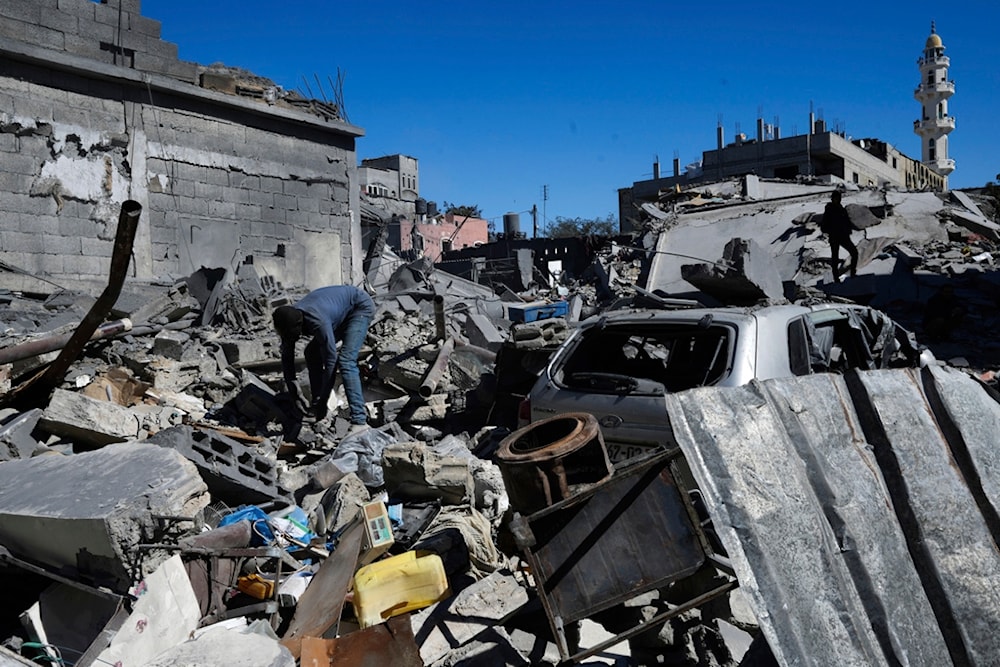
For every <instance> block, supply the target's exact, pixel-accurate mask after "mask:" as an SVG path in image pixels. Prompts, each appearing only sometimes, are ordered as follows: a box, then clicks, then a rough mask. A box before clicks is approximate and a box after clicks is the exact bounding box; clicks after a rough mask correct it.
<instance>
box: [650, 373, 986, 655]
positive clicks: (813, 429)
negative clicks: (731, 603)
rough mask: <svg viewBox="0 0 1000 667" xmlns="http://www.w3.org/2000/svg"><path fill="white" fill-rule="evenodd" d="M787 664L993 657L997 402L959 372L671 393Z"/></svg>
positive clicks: (693, 460) (719, 524) (822, 378)
mask: <svg viewBox="0 0 1000 667" xmlns="http://www.w3.org/2000/svg"><path fill="white" fill-rule="evenodd" d="M667 402H668V410H669V413H670V418H671V420H672V422H673V425H674V430H675V434H676V437H677V440H678V442H679V444H680V446H681V448H682V450H683V451H684V453H685V456H686V458H687V460H688V462H689V464H690V466H691V468H692V471H693V473H694V476H695V478H696V480H697V481H698V484H699V485H700V487H701V489H702V492H703V494H704V496H705V499H706V502H707V503H708V506H709V511H710V513H711V515H712V518H713V521H714V523H715V527H716V530H717V531H718V533H719V535H720V537H721V539H722V541H723V543H724V544H725V546H726V549H727V550H728V551H729V555H730V557H731V558H732V560H733V564H734V567H735V568H736V571H737V576H738V578H739V580H740V584H741V586H742V587H743V589H744V590H745V591H746V592H747V593H748V594H749V597H750V599H751V600H752V603H753V605H754V607H755V610H756V612H757V614H758V618H759V621H760V624H761V628H762V630H763V631H764V633H765V635H766V637H767V639H768V643H769V644H770V645H771V648H772V650H773V651H774V654H775V656H776V657H777V659H778V661H779V662H780V663H781V664H782V665H786V666H791V665H796V666H797V665H858V666H859V667H860V666H861V665H865V666H868V665H952V664H955V665H966V664H974V665H988V664H997V662H996V661H997V660H998V659H1000V658H998V656H1000V632H998V629H1000V552H998V549H997V540H998V536H1000V520H998V514H997V501H998V498H1000V446H998V445H1000V406H998V404H997V402H996V401H995V400H994V399H993V397H992V396H991V395H990V393H988V391H987V390H986V389H985V388H983V387H982V386H981V385H980V384H979V383H978V382H976V381H975V380H974V379H972V378H970V377H969V376H967V375H965V374H964V373H962V372H960V371H957V370H954V369H944V368H938V367H934V368H931V369H924V370H922V371H917V370H885V371H869V372H863V373H855V374H850V375H848V376H844V377H841V376H837V375H813V376H808V377H801V378H792V379H784V380H768V381H765V382H760V383H754V384H751V385H748V386H746V387H740V388H734V389H695V390H692V391H689V392H683V393H680V394H674V395H671V396H668V399H667Z"/></svg>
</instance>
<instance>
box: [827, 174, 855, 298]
mask: <svg viewBox="0 0 1000 667" xmlns="http://www.w3.org/2000/svg"><path fill="white" fill-rule="evenodd" d="M840 198H841V194H840V190H836V191H834V193H833V194H832V195H831V196H830V203H828V204H827V205H826V208H825V209H823V220H822V222H820V225H819V228H820V231H822V232H823V233H824V234H826V236H827V238H828V239H829V240H830V255H831V256H830V265H831V266H832V267H833V282H835V283H839V282H840V248H841V247H843V248H845V249H846V250H847V253H848V254H849V255H850V256H851V269H850V270H851V276H852V277H853V276H856V275H858V248H857V246H855V245H854V241H852V240H851V230H852V229H854V225H852V224H851V216H849V215H848V214H847V209H846V208H844V206H843V205H842V204H841V203H840Z"/></svg>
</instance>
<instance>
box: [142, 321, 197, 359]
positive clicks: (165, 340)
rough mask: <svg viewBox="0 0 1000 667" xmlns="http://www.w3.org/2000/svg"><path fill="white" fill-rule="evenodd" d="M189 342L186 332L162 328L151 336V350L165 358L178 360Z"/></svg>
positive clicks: (188, 335) (182, 355) (189, 338)
mask: <svg viewBox="0 0 1000 667" xmlns="http://www.w3.org/2000/svg"><path fill="white" fill-rule="evenodd" d="M190 343H191V336H190V334H188V333H187V332H184V331H173V330H171V329H162V330H160V332H159V333H157V334H156V336H155V337H154V338H153V348H152V350H151V352H152V353H153V354H158V355H160V356H161V357H166V358H167V359H173V360H175V361H180V360H181V359H182V358H183V357H184V352H185V350H187V348H188V346H189V344H190Z"/></svg>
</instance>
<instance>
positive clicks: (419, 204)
mask: <svg viewBox="0 0 1000 667" xmlns="http://www.w3.org/2000/svg"><path fill="white" fill-rule="evenodd" d="M413 204H414V206H416V209H417V215H427V200H426V199H424V198H423V197H418V198H417V201H415V202H413Z"/></svg>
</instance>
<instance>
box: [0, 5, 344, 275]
mask: <svg viewBox="0 0 1000 667" xmlns="http://www.w3.org/2000/svg"><path fill="white" fill-rule="evenodd" d="M159 33H160V24H159V22H158V21H154V20H151V19H148V18H145V17H143V16H141V14H140V7H139V1H138V0H107V1H106V2H94V1H92V0H0V263H2V264H3V265H6V267H5V268H14V269H19V270H21V271H24V272H27V273H30V274H33V275H38V276H40V277H44V278H46V279H50V280H54V281H55V282H59V283H60V284H69V285H74V286H75V284H76V283H95V284H102V283H104V282H106V280H107V274H108V266H109V259H110V256H111V249H112V244H113V240H114V235H115V230H116V227H117V221H118V214H119V211H120V207H121V203H122V202H123V201H125V200H126V199H134V200H136V201H138V202H139V203H140V204H142V206H143V213H142V217H141V219H140V226H139V230H138V234H137V237H136V241H135V244H134V249H133V257H132V264H131V266H130V273H131V277H132V278H133V279H136V280H149V281H157V280H175V279H177V278H179V277H183V276H186V275H188V274H190V273H192V272H193V271H196V270H197V269H199V268H201V267H203V266H204V267H210V268H214V267H225V268H229V269H231V270H235V269H236V268H238V266H239V265H240V264H243V263H252V264H254V265H255V266H256V267H257V269H258V272H259V273H260V274H262V275H263V274H267V275H272V276H274V277H275V278H277V279H278V280H280V281H281V282H282V283H284V284H285V285H287V286H298V285H304V286H306V287H318V286H320V285H325V284H331V283H337V282H358V278H359V277H360V266H361V258H362V253H361V243H360V222H359V220H358V219H357V218H358V216H356V215H355V213H354V212H355V211H358V209H359V188H358V187H357V167H356V164H357V160H356V154H355V140H356V139H357V137H360V136H362V134H363V132H362V130H360V128H357V127H355V126H352V125H350V124H349V123H346V122H344V121H342V120H340V119H339V118H337V117H336V113H335V111H333V112H331V110H330V107H329V105H322V109H321V110H322V113H316V112H315V108H316V107H315V105H314V106H313V107H311V108H310V107H303V106H302V104H301V103H300V104H298V105H293V104H290V103H287V102H285V101H284V100H282V99H278V98H276V97H275V95H274V94H273V90H256V89H254V88H253V86H246V85H243V86H241V85H240V82H239V81H238V80H235V79H234V78H233V76H232V75H230V74H228V73H226V72H221V73H220V72H218V71H209V70H208V69H207V68H205V67H202V66H200V65H197V64H195V63H186V62H183V61H180V60H178V58H177V47H176V45H173V44H170V43H168V42H164V41H163V40H161V39H160V38H159ZM2 273H3V272H0V275H2ZM2 286H3V284H2V281H0V287H2Z"/></svg>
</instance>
